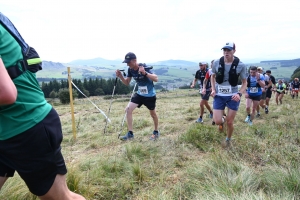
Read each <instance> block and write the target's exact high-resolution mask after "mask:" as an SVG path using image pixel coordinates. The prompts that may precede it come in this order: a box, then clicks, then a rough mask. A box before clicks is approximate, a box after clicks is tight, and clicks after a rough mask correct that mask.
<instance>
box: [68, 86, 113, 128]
mask: <svg viewBox="0 0 300 200" xmlns="http://www.w3.org/2000/svg"><path fill="white" fill-rule="evenodd" d="M71 83H72V85H73V86H74V87H75V88H76V89H77V90H78V91H79V92H80V93H81V94H82V95H83V96H85V98H87V99H88V100H89V102H91V104H93V105H94V106H95V107H96V108H97V109H98V110H99V112H100V113H101V114H102V115H103V116H104V117H105V119H106V120H107V121H108V122H109V123H110V122H111V121H110V119H109V118H108V117H107V116H106V115H105V113H104V112H103V111H102V110H101V109H100V108H98V106H97V105H96V104H94V103H93V102H92V101H91V100H90V99H89V98H88V97H87V96H86V95H85V94H84V93H83V92H81V91H80V89H79V88H78V87H77V86H76V85H75V84H74V83H73V81H71Z"/></svg>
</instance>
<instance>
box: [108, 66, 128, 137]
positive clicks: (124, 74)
mask: <svg viewBox="0 0 300 200" xmlns="http://www.w3.org/2000/svg"><path fill="white" fill-rule="evenodd" d="M120 72H123V76H126V73H125V72H124V69H122V70H120ZM117 82H118V77H116V80H115V84H114V89H113V92H112V94H111V99H110V104H109V109H108V113H107V118H106V122H105V127H104V134H105V133H106V127H107V122H108V119H109V113H110V109H111V104H112V101H113V98H114V94H115V89H116V85H117Z"/></svg>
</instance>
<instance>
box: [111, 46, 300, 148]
mask: <svg viewBox="0 0 300 200" xmlns="http://www.w3.org/2000/svg"><path fill="white" fill-rule="evenodd" d="M221 50H223V56H222V57H221V58H219V59H215V60H212V61H211V63H210V66H211V68H208V66H209V65H208V63H207V62H200V63H199V70H197V71H196V74H195V77H194V80H193V81H192V84H191V88H194V87H195V85H196V83H197V82H198V84H199V86H200V90H199V93H200V94H201V101H200V114H199V117H198V118H197V120H196V122H197V123H203V118H204V117H203V115H204V113H205V112H204V110H205V108H206V109H207V110H208V112H209V114H208V116H209V118H211V119H212V124H213V125H217V126H218V129H219V131H223V130H224V127H225V125H226V127H227V135H226V138H225V140H224V143H223V144H224V145H225V146H229V145H230V142H231V137H232V133H233V130H234V127H233V123H234V119H235V116H236V113H237V111H238V109H239V106H240V100H241V98H242V95H245V98H246V109H245V110H246V119H245V122H246V123H248V124H249V125H252V124H253V120H254V119H255V117H260V115H261V112H260V110H261V109H262V110H264V112H265V114H268V113H269V103H270V99H271V97H272V92H275V97H276V103H277V105H278V104H279V103H280V104H282V98H283V95H284V93H285V89H286V84H285V83H283V80H280V79H279V80H278V82H277V83H276V81H275V78H274V76H272V75H271V70H266V71H265V72H263V69H262V68H261V67H257V66H250V67H249V69H248V70H247V67H246V65H245V64H244V63H243V62H242V61H240V60H239V58H238V57H236V56H234V54H235V52H236V45H235V43H233V42H227V43H226V44H225V45H223V47H222V49H221ZM123 62H124V63H126V64H127V66H128V67H129V68H128V76H127V77H126V78H125V77H123V75H122V73H121V72H120V71H119V70H117V71H116V76H117V77H119V78H120V80H121V81H122V82H123V83H124V84H126V85H128V84H129V83H130V81H131V78H134V80H135V81H136V83H137V85H138V91H137V93H136V94H134V96H133V97H132V98H131V101H130V103H129V104H128V106H127V107H126V109H125V111H126V113H127V126H128V132H127V134H126V135H124V136H122V137H120V139H121V140H128V139H133V138H134V134H133V130H132V129H133V127H132V112H133V110H134V109H135V108H136V107H138V108H139V107H141V106H142V105H145V106H146V107H147V108H148V110H149V111H150V115H151V117H152V118H153V122H154V131H153V133H152V135H151V137H150V139H151V140H155V139H157V138H158V137H159V136H160V132H159V131H158V117H157V115H156V111H155V107H156V92H155V89H154V85H153V82H156V81H158V77H157V75H155V74H154V73H153V72H152V71H151V70H150V69H147V68H145V64H141V63H138V62H137V58H136V55H135V54H134V53H132V52H129V53H127V54H126V55H125V59H124V61H123ZM239 80H240V81H241V85H238V81H239ZM291 87H292V95H293V96H295V97H298V90H299V80H298V79H297V78H296V79H295V80H294V81H293V82H292V83H291ZM210 96H212V97H213V98H214V100H213V105H212V106H210V105H209V98H210ZM225 107H227V108H228V109H227V112H226V111H225Z"/></svg>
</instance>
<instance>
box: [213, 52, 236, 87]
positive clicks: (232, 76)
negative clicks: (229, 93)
mask: <svg viewBox="0 0 300 200" xmlns="http://www.w3.org/2000/svg"><path fill="white" fill-rule="evenodd" d="M239 62H240V59H239V58H238V57H235V56H234V60H233V62H232V64H231V67H230V70H229V80H228V81H229V83H230V85H231V86H237V84H238V80H239V76H240V74H237V73H236V68H237V66H238V64H239ZM220 65H221V67H220V66H219V68H218V72H217V74H216V82H217V83H218V84H221V83H223V80H224V70H225V61H224V56H222V57H221V58H220Z"/></svg>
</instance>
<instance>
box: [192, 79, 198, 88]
mask: <svg viewBox="0 0 300 200" xmlns="http://www.w3.org/2000/svg"><path fill="white" fill-rule="evenodd" d="M196 81H197V79H196V78H195V79H194V80H193V82H192V85H191V88H194V87H195V83H196Z"/></svg>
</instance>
